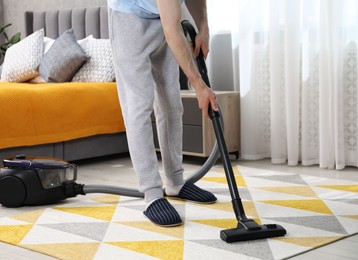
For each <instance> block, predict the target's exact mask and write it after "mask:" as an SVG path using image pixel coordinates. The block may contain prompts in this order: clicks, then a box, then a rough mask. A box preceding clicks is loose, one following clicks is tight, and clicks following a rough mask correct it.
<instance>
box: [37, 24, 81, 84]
mask: <svg viewBox="0 0 358 260" xmlns="http://www.w3.org/2000/svg"><path fill="white" fill-rule="evenodd" d="M87 59H88V56H87V55H86V54H85V53H84V51H83V50H82V48H81V46H80V45H79V44H78V43H77V41H76V37H75V34H74V32H73V29H69V30H67V31H65V32H64V33H63V34H61V35H60V37H58V38H57V39H56V40H55V42H54V43H53V44H52V46H51V47H50V49H49V50H48V52H47V53H46V54H45V55H44V57H43V59H42V60H41V63H40V68H39V71H40V74H41V76H42V77H43V78H44V79H45V80H46V82H68V81H71V79H72V78H73V76H74V75H75V74H76V72H77V71H78V70H79V68H80V67H81V66H82V65H83V63H84V62H85V61H86V60H87Z"/></svg>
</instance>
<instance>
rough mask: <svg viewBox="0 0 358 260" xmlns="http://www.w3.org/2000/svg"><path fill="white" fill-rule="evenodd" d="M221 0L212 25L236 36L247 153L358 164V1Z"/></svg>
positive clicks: (211, 0) (236, 77)
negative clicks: (223, 16) (223, 14)
mask: <svg viewBox="0 0 358 260" xmlns="http://www.w3.org/2000/svg"><path fill="white" fill-rule="evenodd" d="M218 2H219V1H215V0H208V9H209V22H210V23H211V27H210V28H213V27H214V32H213V31H211V33H212V34H213V33H214V34H215V33H217V30H216V29H215V28H216V27H218V26H219V25H218V24H221V25H220V26H224V27H225V28H226V29H228V30H229V31H230V33H231V39H232V51H231V52H232V70H233V85H234V90H240V92H241V156H242V158H244V159H261V158H271V160H272V162H273V163H286V162H287V163H288V164H289V165H297V164H299V163H302V164H303V165H313V164H318V165H319V166H320V167H322V168H329V169H342V168H344V167H345V166H348V165H350V166H356V167H358V104H357V103H358V102H357V101H358V90H357V89H358V83H357V74H358V70H357V46H358V1H357V0H290V1H287V0H239V1H238V0H222V1H220V3H221V4H219V3H218ZM220 6H221V7H220ZM220 8H221V9H220ZM218 10H219V11H218ZM224 10H226V14H227V15H226V16H225V18H224V21H220V20H217V19H215V17H217V16H218V15H217V13H218V12H219V13H220V12H221V11H224ZM228 17H229V18H228ZM228 19H230V24H228V23H225V21H227V20H228ZM223 22H224V23H223ZM220 26H219V27H220ZM220 29H222V28H220Z"/></svg>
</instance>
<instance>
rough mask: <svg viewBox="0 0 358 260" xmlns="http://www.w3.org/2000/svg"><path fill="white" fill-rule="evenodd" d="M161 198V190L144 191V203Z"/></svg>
mask: <svg viewBox="0 0 358 260" xmlns="http://www.w3.org/2000/svg"><path fill="white" fill-rule="evenodd" d="M160 198H163V189H162V188H154V189H150V190H146V191H145V192H144V200H145V202H146V203H148V202H150V201H152V200H154V199H160Z"/></svg>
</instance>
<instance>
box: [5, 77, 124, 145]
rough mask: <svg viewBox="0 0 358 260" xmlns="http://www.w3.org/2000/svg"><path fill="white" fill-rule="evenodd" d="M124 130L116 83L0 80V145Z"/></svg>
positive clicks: (35, 142)
mask: <svg viewBox="0 0 358 260" xmlns="http://www.w3.org/2000/svg"><path fill="white" fill-rule="evenodd" d="M123 131H125V127H124V123H123V118H122V113H121V109H120V105H119V101H118V96H117V88H116V83H114V82H109V83H73V82H71V83H56V84H29V83H0V149H3V148H8V147H15V146H28V145H36V144H44V143H54V142H61V141H67V140H71V139H76V138H80V137H86V136H91V135H96V134H108V133H117V132H123Z"/></svg>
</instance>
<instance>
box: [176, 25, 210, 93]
mask: <svg viewBox="0 0 358 260" xmlns="http://www.w3.org/2000/svg"><path fill="white" fill-rule="evenodd" d="M181 26H182V27H183V31H184V35H185V36H187V34H189V37H190V40H191V41H192V43H193V47H194V48H195V38H196V31H195V28H194V26H193V25H192V24H191V23H190V22H189V21H187V20H184V21H182V22H181ZM196 63H197V65H198V70H199V73H200V75H201V77H202V78H203V80H204V82H205V84H206V85H208V87H209V88H210V87H211V86H210V82H209V77H208V70H207V68H206V64H205V59H204V54H203V51H202V50H201V49H200V51H199V55H198V56H197V57H196Z"/></svg>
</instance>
